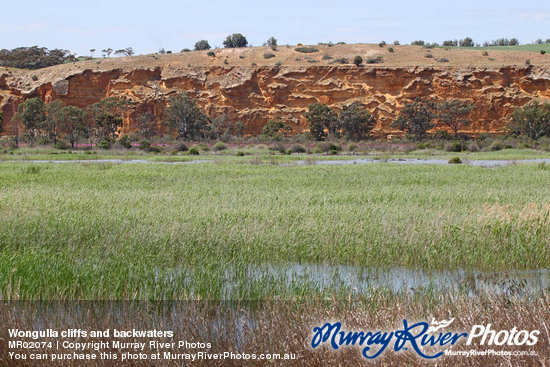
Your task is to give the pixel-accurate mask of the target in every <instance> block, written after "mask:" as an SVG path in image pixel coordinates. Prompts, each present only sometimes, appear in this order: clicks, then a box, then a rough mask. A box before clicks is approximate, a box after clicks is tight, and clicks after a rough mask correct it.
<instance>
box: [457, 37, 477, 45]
mask: <svg viewBox="0 0 550 367" xmlns="http://www.w3.org/2000/svg"><path fill="white" fill-rule="evenodd" d="M458 45H459V46H460V47H474V46H475V43H474V40H473V39H471V38H470V37H466V38H464V39H462V40H460V41H458Z"/></svg>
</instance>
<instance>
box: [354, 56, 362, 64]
mask: <svg viewBox="0 0 550 367" xmlns="http://www.w3.org/2000/svg"><path fill="white" fill-rule="evenodd" d="M353 63H354V64H355V65H357V66H359V65H361V64H362V63H363V58H362V57H361V56H359V55H357V56H355V58H354V59H353Z"/></svg>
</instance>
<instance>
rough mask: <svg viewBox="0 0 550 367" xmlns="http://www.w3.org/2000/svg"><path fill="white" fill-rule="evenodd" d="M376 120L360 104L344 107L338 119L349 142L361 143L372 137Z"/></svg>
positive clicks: (355, 103)
mask: <svg viewBox="0 0 550 367" xmlns="http://www.w3.org/2000/svg"><path fill="white" fill-rule="evenodd" d="M375 122H376V119H375V118H374V116H372V115H371V114H370V113H369V112H368V111H367V110H366V106H365V105H364V104H362V103H359V102H353V103H352V104H350V105H348V106H343V108H342V111H341V112H340V115H339V117H338V126H339V127H340V129H341V130H342V134H344V136H345V137H346V139H348V140H354V141H360V140H364V139H367V138H368V137H369V135H370V132H371V130H372V128H373V127H374V123H375Z"/></svg>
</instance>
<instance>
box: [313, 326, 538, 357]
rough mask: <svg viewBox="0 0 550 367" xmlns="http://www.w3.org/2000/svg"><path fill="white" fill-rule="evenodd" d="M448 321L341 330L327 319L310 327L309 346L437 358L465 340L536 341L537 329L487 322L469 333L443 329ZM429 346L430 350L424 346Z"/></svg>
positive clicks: (482, 342)
mask: <svg viewBox="0 0 550 367" xmlns="http://www.w3.org/2000/svg"><path fill="white" fill-rule="evenodd" d="M453 321H454V318H452V319H450V320H441V321H436V320H434V319H433V318H432V322H431V324H428V322H417V323H415V324H412V323H409V322H408V321H407V320H406V319H404V320H403V328H402V329H397V330H395V331H345V330H342V324H341V323H340V322H335V323H330V322H327V323H326V324H324V325H323V326H316V327H314V328H313V338H312V340H311V346H312V347H313V348H317V347H319V346H321V345H323V344H328V345H329V346H330V347H332V348H333V349H335V350H337V349H340V348H341V347H345V346H358V347H361V348H362V350H361V354H362V355H363V357H365V358H367V359H374V358H376V357H378V356H380V355H381V354H382V353H384V351H385V350H386V349H387V348H388V347H390V348H389V349H391V348H392V347H393V350H394V351H395V352H399V351H401V350H413V351H414V352H416V353H417V354H418V355H419V356H420V357H422V358H426V359H434V358H439V357H441V356H442V355H443V354H444V350H445V349H447V348H449V347H450V346H452V345H454V344H456V343H458V342H459V341H465V342H466V345H472V344H474V345H481V346H493V345H496V346H502V345H509V346H521V345H528V346H533V345H535V344H536V343H537V342H538V335H539V334H540V331H539V330H533V331H527V330H518V329H517V328H516V327H514V328H512V329H511V330H499V331H496V330H493V329H492V328H491V324H487V325H474V326H473V327H472V329H471V330H470V332H469V333H466V332H460V333H455V332H445V331H444V330H443V329H445V328H447V327H448V326H450V325H451V324H452V323H453ZM426 348H430V351H431V352H430V353H428V352H426V351H425V349H426Z"/></svg>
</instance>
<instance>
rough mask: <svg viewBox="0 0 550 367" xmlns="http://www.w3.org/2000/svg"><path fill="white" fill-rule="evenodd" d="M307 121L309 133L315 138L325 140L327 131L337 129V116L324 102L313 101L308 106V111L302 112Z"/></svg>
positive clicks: (331, 131)
mask: <svg viewBox="0 0 550 367" xmlns="http://www.w3.org/2000/svg"><path fill="white" fill-rule="evenodd" d="M304 116H305V117H306V118H307V121H308V123H309V133H310V134H311V137H312V138H313V139H315V140H325V139H326V138H327V133H326V131H325V129H326V130H328V132H329V133H334V132H336V131H337V130H338V126H337V122H338V120H337V118H336V114H335V113H334V111H332V110H331V109H330V107H328V106H327V105H326V104H322V103H318V102H317V103H313V104H310V105H309V106H308V112H306V113H305V114H304Z"/></svg>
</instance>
